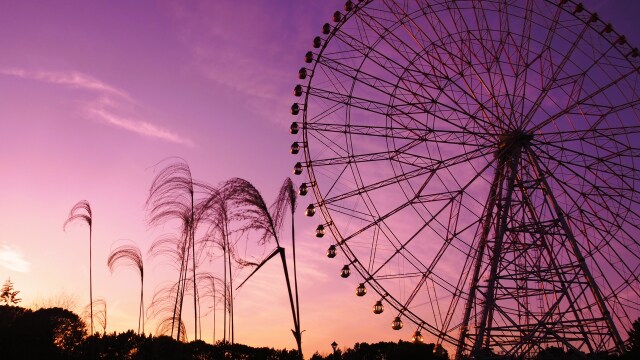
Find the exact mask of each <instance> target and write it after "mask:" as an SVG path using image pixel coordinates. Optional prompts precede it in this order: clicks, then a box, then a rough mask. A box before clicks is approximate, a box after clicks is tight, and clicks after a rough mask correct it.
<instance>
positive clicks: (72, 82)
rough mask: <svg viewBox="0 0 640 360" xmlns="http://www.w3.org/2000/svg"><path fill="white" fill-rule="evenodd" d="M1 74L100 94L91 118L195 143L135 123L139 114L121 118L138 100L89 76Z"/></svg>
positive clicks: (144, 133)
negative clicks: (122, 110)
mask: <svg viewBox="0 0 640 360" xmlns="http://www.w3.org/2000/svg"><path fill="white" fill-rule="evenodd" d="M0 74H2V75H7V76H14V77H18V78H21V79H28V80H35V81H40V82H44V83H49V84H54V85H60V86H67V87H71V88H74V89H80V90H85V91H93V92H96V93H98V94H99V95H100V97H99V98H98V99H97V100H96V101H93V102H90V103H89V104H88V105H87V109H88V113H89V115H90V116H92V117H93V118H95V119H98V120H99V121H100V122H102V123H105V124H109V125H111V126H115V127H118V128H120V129H123V130H126V131H129V132H133V133H135V134H138V135H142V136H145V137H150V138H155V139H159V140H163V141H167V142H171V143H175V144H181V145H187V146H194V144H193V142H192V141H191V140H189V139H187V138H185V137H183V136H180V135H178V134H177V133H175V132H173V131H171V130H169V129H166V128H163V127H160V126H158V125H154V124H152V123H151V122H148V121H142V120H134V118H137V117H139V116H136V115H135V114H134V115H133V116H123V115H121V114H120V113H119V111H117V109H120V108H125V107H126V108H132V106H131V105H135V104H136V101H135V100H134V99H133V98H132V97H131V96H130V95H129V94H128V93H127V92H125V91H123V90H121V89H118V88H117V87H114V86H111V85H109V84H107V83H105V82H102V81H100V80H98V79H96V78H94V77H92V76H89V75H87V74H83V73H80V72H77V71H69V72H52V71H28V70H24V69H16V68H8V69H0Z"/></svg>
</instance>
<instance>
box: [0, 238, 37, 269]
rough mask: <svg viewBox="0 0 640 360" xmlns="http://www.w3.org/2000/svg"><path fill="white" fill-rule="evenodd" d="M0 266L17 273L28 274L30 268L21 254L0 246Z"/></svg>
mask: <svg viewBox="0 0 640 360" xmlns="http://www.w3.org/2000/svg"><path fill="white" fill-rule="evenodd" d="M0 265H2V266H4V267H5V268H7V269H9V270H13V271H17V272H29V269H30V268H31V263H29V262H28V261H26V260H25V259H24V257H23V255H22V253H21V252H20V251H19V250H17V249H15V248H13V247H11V246H9V245H0Z"/></svg>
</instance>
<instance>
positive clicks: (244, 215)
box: [225, 178, 302, 357]
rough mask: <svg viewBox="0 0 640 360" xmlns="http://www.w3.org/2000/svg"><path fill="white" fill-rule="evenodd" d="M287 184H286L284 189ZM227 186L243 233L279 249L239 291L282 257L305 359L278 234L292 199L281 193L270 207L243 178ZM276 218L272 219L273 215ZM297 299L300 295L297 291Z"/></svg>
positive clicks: (295, 329)
mask: <svg viewBox="0 0 640 360" xmlns="http://www.w3.org/2000/svg"><path fill="white" fill-rule="evenodd" d="M286 184H287V182H286V181H285V185H286ZM225 186H228V188H229V191H230V197H229V199H230V204H231V208H232V213H233V218H234V219H237V220H238V221H239V222H241V223H242V225H241V226H240V230H241V231H243V232H247V231H256V232H257V233H258V234H260V236H259V238H258V244H260V245H265V244H267V243H268V242H269V240H271V239H273V240H274V241H275V243H276V248H275V249H274V250H273V252H271V254H270V255H268V256H267V257H266V258H264V259H263V260H262V261H261V262H260V263H259V264H257V266H256V268H255V269H254V270H253V272H252V273H251V274H249V276H247V278H246V279H245V280H244V281H243V282H242V283H241V284H240V285H239V286H238V288H240V287H241V286H242V285H244V283H245V282H246V281H247V280H249V278H251V277H252V276H253V275H254V274H255V273H256V272H257V271H258V270H259V269H260V268H261V267H262V266H263V265H264V264H266V263H267V262H268V261H269V260H271V259H272V258H273V257H275V256H276V255H278V254H279V255H280V260H281V262H282V270H283V272H284V277H285V282H286V285H287V292H288V295H289V303H290V305H291V315H292V317H293V326H294V329H293V330H292V333H293V336H294V338H295V340H296V344H297V346H298V352H299V355H300V357H302V336H301V331H300V324H299V322H298V315H297V314H298V310H297V305H296V302H294V294H293V290H292V288H291V281H290V279H289V270H288V269H287V258H286V256H285V249H284V248H283V247H282V246H281V243H280V239H279V236H278V234H279V232H280V229H281V228H282V225H283V223H284V218H285V216H284V214H285V212H286V208H287V207H288V206H290V203H289V202H290V199H291V198H290V196H289V194H288V192H287V190H286V189H284V190H282V191H280V194H279V195H280V196H278V197H277V198H276V200H275V201H274V203H273V204H272V205H271V206H270V207H268V206H267V204H266V202H265V201H264V198H263V197H262V195H261V194H260V191H258V189H256V188H255V186H253V184H251V183H250V182H249V181H247V180H244V179H241V178H232V179H230V180H228V181H227V183H226V184H225ZM272 214H273V215H272ZM296 297H297V291H296Z"/></svg>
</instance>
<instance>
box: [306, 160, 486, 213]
mask: <svg viewBox="0 0 640 360" xmlns="http://www.w3.org/2000/svg"><path fill="white" fill-rule="evenodd" d="M489 153H490V152H489V151H488V149H486V148H483V149H478V150H475V151H469V152H467V153H464V154H460V155H456V156H453V157H451V158H449V159H446V160H441V161H437V162H433V163H432V164H431V165H429V166H423V167H419V168H415V169H413V170H410V171H408V172H403V173H402V174H399V175H396V176H393V177H389V178H386V179H383V180H380V181H377V182H375V183H371V184H368V185H365V186H363V187H360V188H356V189H353V190H350V191H348V192H345V193H341V194H336V195H333V196H330V197H329V196H328V197H325V199H324V201H323V203H324V204H332V203H335V202H341V201H344V200H345V199H348V198H352V197H355V196H360V195H361V194H363V193H371V192H373V191H376V190H379V189H382V188H385V187H387V186H390V185H394V184H397V183H402V182H406V181H408V180H410V179H413V178H417V177H422V176H425V175H428V174H434V173H435V172H437V171H438V170H441V169H444V168H447V167H454V166H456V165H459V164H462V163H465V162H468V161H471V160H474V159H478V158H482V157H485V156H487V155H488V154H489ZM313 164H315V163H313ZM420 199H421V198H420V197H417V198H416V199H415V200H414V201H416V202H419V200H420Z"/></svg>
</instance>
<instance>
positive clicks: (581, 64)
mask: <svg viewBox="0 0 640 360" xmlns="http://www.w3.org/2000/svg"><path fill="white" fill-rule="evenodd" d="M319 30H321V31H320V33H321V34H320V35H319V36H318V37H316V38H315V39H313V42H312V45H313V50H311V51H309V52H308V53H307V54H306V55H305V57H304V61H305V63H306V64H305V66H304V67H303V68H301V69H300V70H299V73H298V77H299V79H301V81H300V84H299V85H297V86H296V87H295V89H294V95H295V96H296V97H298V98H297V99H296V102H295V103H294V104H293V106H292V107H291V113H292V114H293V115H294V116H295V118H294V122H293V123H292V124H291V128H290V132H291V133H292V134H294V135H296V139H295V140H296V141H295V142H294V143H293V144H292V145H291V153H293V154H300V155H298V156H300V157H301V159H300V161H299V162H298V163H297V164H296V165H295V167H294V173H295V174H298V175H304V176H306V178H307V179H308V180H305V182H304V183H302V184H301V185H300V190H299V193H300V195H306V194H307V193H308V192H312V193H313V195H314V196H313V197H309V198H308V199H309V205H308V207H307V210H306V215H308V216H314V218H315V219H317V220H318V227H317V229H316V236H317V237H319V238H322V240H321V241H327V239H328V241H327V242H326V244H327V245H328V246H329V249H328V250H327V256H329V257H332V258H333V257H335V258H336V259H335V260H338V259H343V261H344V262H343V263H339V264H337V265H336V266H337V268H336V269H337V270H338V269H340V267H341V270H340V274H341V276H342V277H349V276H350V275H351V277H352V278H353V277H356V278H357V280H356V281H355V282H354V285H357V287H356V294H357V295H359V296H363V295H364V294H367V289H369V290H370V291H368V296H371V294H373V296H376V298H375V299H374V300H373V301H372V303H371V304H372V306H373V313H375V314H380V313H382V312H385V313H388V312H392V313H393V316H392V318H393V321H392V324H391V326H392V328H393V329H396V330H397V329H400V328H401V327H402V326H403V324H405V325H406V324H407V323H413V326H415V327H416V329H417V331H416V333H415V335H414V340H421V339H422V333H423V332H424V333H426V334H430V336H433V337H435V338H436V339H437V340H436V341H438V342H446V343H449V344H451V346H453V347H454V348H455V349H456V357H462V356H469V355H471V356H475V355H476V354H480V353H482V352H483V351H486V350H487V349H492V350H493V351H494V352H496V353H501V354H505V355H514V356H524V357H531V356H534V355H535V354H536V353H537V352H539V351H541V350H542V349H544V348H546V347H549V346H558V347H562V348H565V349H575V350H579V351H583V352H600V351H612V352H622V351H623V349H624V344H623V340H624V339H625V338H626V330H627V329H629V328H630V324H631V323H632V322H633V321H634V320H636V319H637V318H638V317H639V316H640V279H639V274H640V192H639V191H638V186H640V74H639V69H640V57H639V56H638V55H639V53H638V49H637V48H634V47H632V46H631V45H630V44H628V43H627V40H626V38H625V37H624V36H623V35H621V34H619V33H617V32H616V31H615V30H614V27H613V26H612V25H611V24H609V23H607V22H606V21H604V20H603V19H600V17H599V16H598V14H596V13H593V12H589V11H588V10H587V9H585V8H584V6H583V5H582V4H581V3H576V2H574V1H571V0H554V1H544V0H535V1H534V0H531V1H505V0H499V1H498V0H495V1H492V0H484V1H471V0H466V1H465V0H457V1H453V0H452V1H445V0H440V1H437V0H429V1H426V0H425V1H420V0H416V1H401V0H379V1H378V0H376V1H358V2H356V1H347V2H346V4H345V6H344V9H343V10H341V11H336V12H335V13H334V14H333V19H332V22H331V23H327V24H324V26H322V28H321V29H319ZM336 254H338V256H336ZM352 271H353V274H351V273H352ZM372 316H373V315H372Z"/></svg>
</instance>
